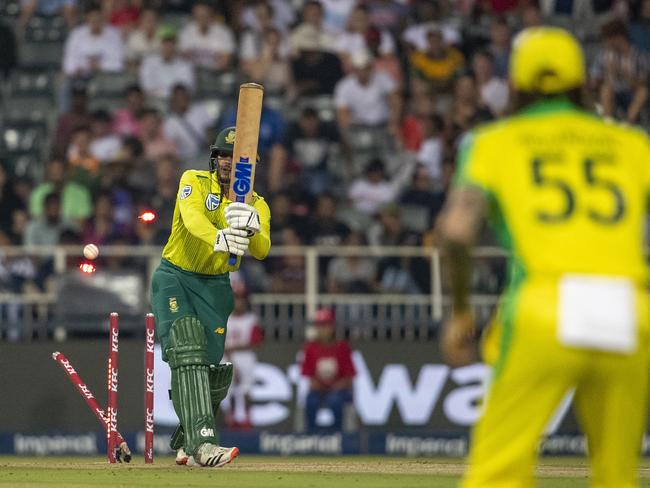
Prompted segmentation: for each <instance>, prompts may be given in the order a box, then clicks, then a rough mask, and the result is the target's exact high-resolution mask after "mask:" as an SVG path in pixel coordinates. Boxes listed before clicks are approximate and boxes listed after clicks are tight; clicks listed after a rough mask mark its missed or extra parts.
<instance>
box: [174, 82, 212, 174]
mask: <svg viewBox="0 0 650 488" xmlns="http://www.w3.org/2000/svg"><path fill="white" fill-rule="evenodd" d="M216 115H218V114H213V113H210V111H209V110H208V107H207V106H206V104H205V103H202V102H195V103H192V95H191V93H190V91H189V90H188V89H187V87H186V86H185V85H175V86H174V88H173V90H172V96H171V111H170V113H169V115H168V116H167V118H166V119H165V123H164V125H163V132H164V134H165V137H167V139H170V140H172V141H173V142H174V144H175V145H176V150H177V152H178V156H179V157H180V158H181V159H182V160H183V163H184V164H186V165H187V164H191V163H192V162H194V161H197V160H198V159H199V157H200V155H201V153H202V152H204V151H206V150H207V148H208V146H209V145H210V144H209V141H208V138H207V134H208V130H209V129H210V128H214V127H215V124H216V118H217V117H216ZM205 157H206V158H207V157H208V155H207V154H206V155H205ZM204 160H205V158H204Z"/></svg>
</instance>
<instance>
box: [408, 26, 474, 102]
mask: <svg viewBox="0 0 650 488" xmlns="http://www.w3.org/2000/svg"><path fill="white" fill-rule="evenodd" d="M427 41H428V44H427V49H426V51H414V52H412V53H411V55H410V56H409V65H410V68H411V71H412V73H413V77H412V79H411V90H412V91H413V92H414V93H430V94H445V93H448V92H449V90H450V89H451V86H452V83H453V80H454V78H455V77H456V76H457V75H458V74H459V73H460V71H461V70H462V69H463V68H464V66H465V60H464V57H463V55H462V53H461V52H460V51H459V50H458V49H456V48H455V47H453V46H450V45H449V44H447V43H446V42H445V40H444V38H443V35H442V32H441V31H440V30H438V29H430V30H429V32H428V34H427Z"/></svg>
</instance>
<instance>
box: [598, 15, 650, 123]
mask: <svg viewBox="0 0 650 488" xmlns="http://www.w3.org/2000/svg"><path fill="white" fill-rule="evenodd" d="M602 36H603V38H604V42H605V46H604V47H605V48H604V49H603V50H601V51H600V52H599V54H598V57H597V58H596V62H595V64H594V66H593V67H592V69H591V77H592V84H593V85H594V87H596V88H598V95H599V102H600V104H601V105H602V110H603V114H604V115H606V116H608V117H620V118H621V119H624V120H626V121H627V122H631V123H636V122H637V120H638V119H639V115H640V114H641V112H642V110H643V109H644V108H646V102H647V100H648V72H649V70H650V65H649V59H648V56H647V55H646V54H645V53H643V52H642V51H640V50H638V49H637V48H636V47H635V46H633V45H632V43H631V42H630V39H629V35H628V32H627V29H626V27H625V25H624V24H623V23H622V22H621V21H618V20H616V21H612V22H610V23H608V24H605V25H604V26H603V28H602Z"/></svg>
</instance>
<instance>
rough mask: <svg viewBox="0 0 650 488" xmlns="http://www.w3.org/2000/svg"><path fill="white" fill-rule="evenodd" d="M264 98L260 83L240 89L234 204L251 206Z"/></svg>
mask: <svg viewBox="0 0 650 488" xmlns="http://www.w3.org/2000/svg"><path fill="white" fill-rule="evenodd" d="M263 95H264V88H263V87H262V85H258V84H256V83H244V84H243V85H241V86H240V87H239V101H238V103H237V123H236V131H235V142H234V147H233V154H232V167H231V169H230V192H229V195H228V197H229V198H230V200H231V201H233V202H243V203H250V200H251V198H252V197H253V182H254V180H255V164H256V163H257V142H258V139H259V135H260V118H261V115H262V97H263Z"/></svg>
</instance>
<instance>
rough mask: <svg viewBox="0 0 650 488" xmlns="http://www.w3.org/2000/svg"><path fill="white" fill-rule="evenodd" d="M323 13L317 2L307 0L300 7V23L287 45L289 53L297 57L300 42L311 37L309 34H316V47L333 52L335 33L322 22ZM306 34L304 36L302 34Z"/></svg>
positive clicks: (319, 3)
mask: <svg viewBox="0 0 650 488" xmlns="http://www.w3.org/2000/svg"><path fill="white" fill-rule="evenodd" d="M324 14H325V11H324V9H323V4H322V3H321V2H320V1H319V0H308V1H307V2H305V4H304V5H303V7H302V22H301V23H300V24H298V26H297V27H295V28H294V29H293V30H292V31H291V36H290V38H289V44H290V45H291V52H292V54H293V55H294V56H297V55H298V54H299V51H300V41H301V40H302V39H304V37H305V35H306V36H307V37H309V36H311V35H312V34H311V32H312V31H315V32H316V33H318V46H319V47H320V48H321V49H322V50H324V51H333V50H334V48H335V46H336V43H337V41H336V33H335V32H333V31H332V30H331V29H329V28H328V27H327V26H326V25H325V22H324ZM305 31H307V32H308V33H307V34H305V33H304V32H305Z"/></svg>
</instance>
